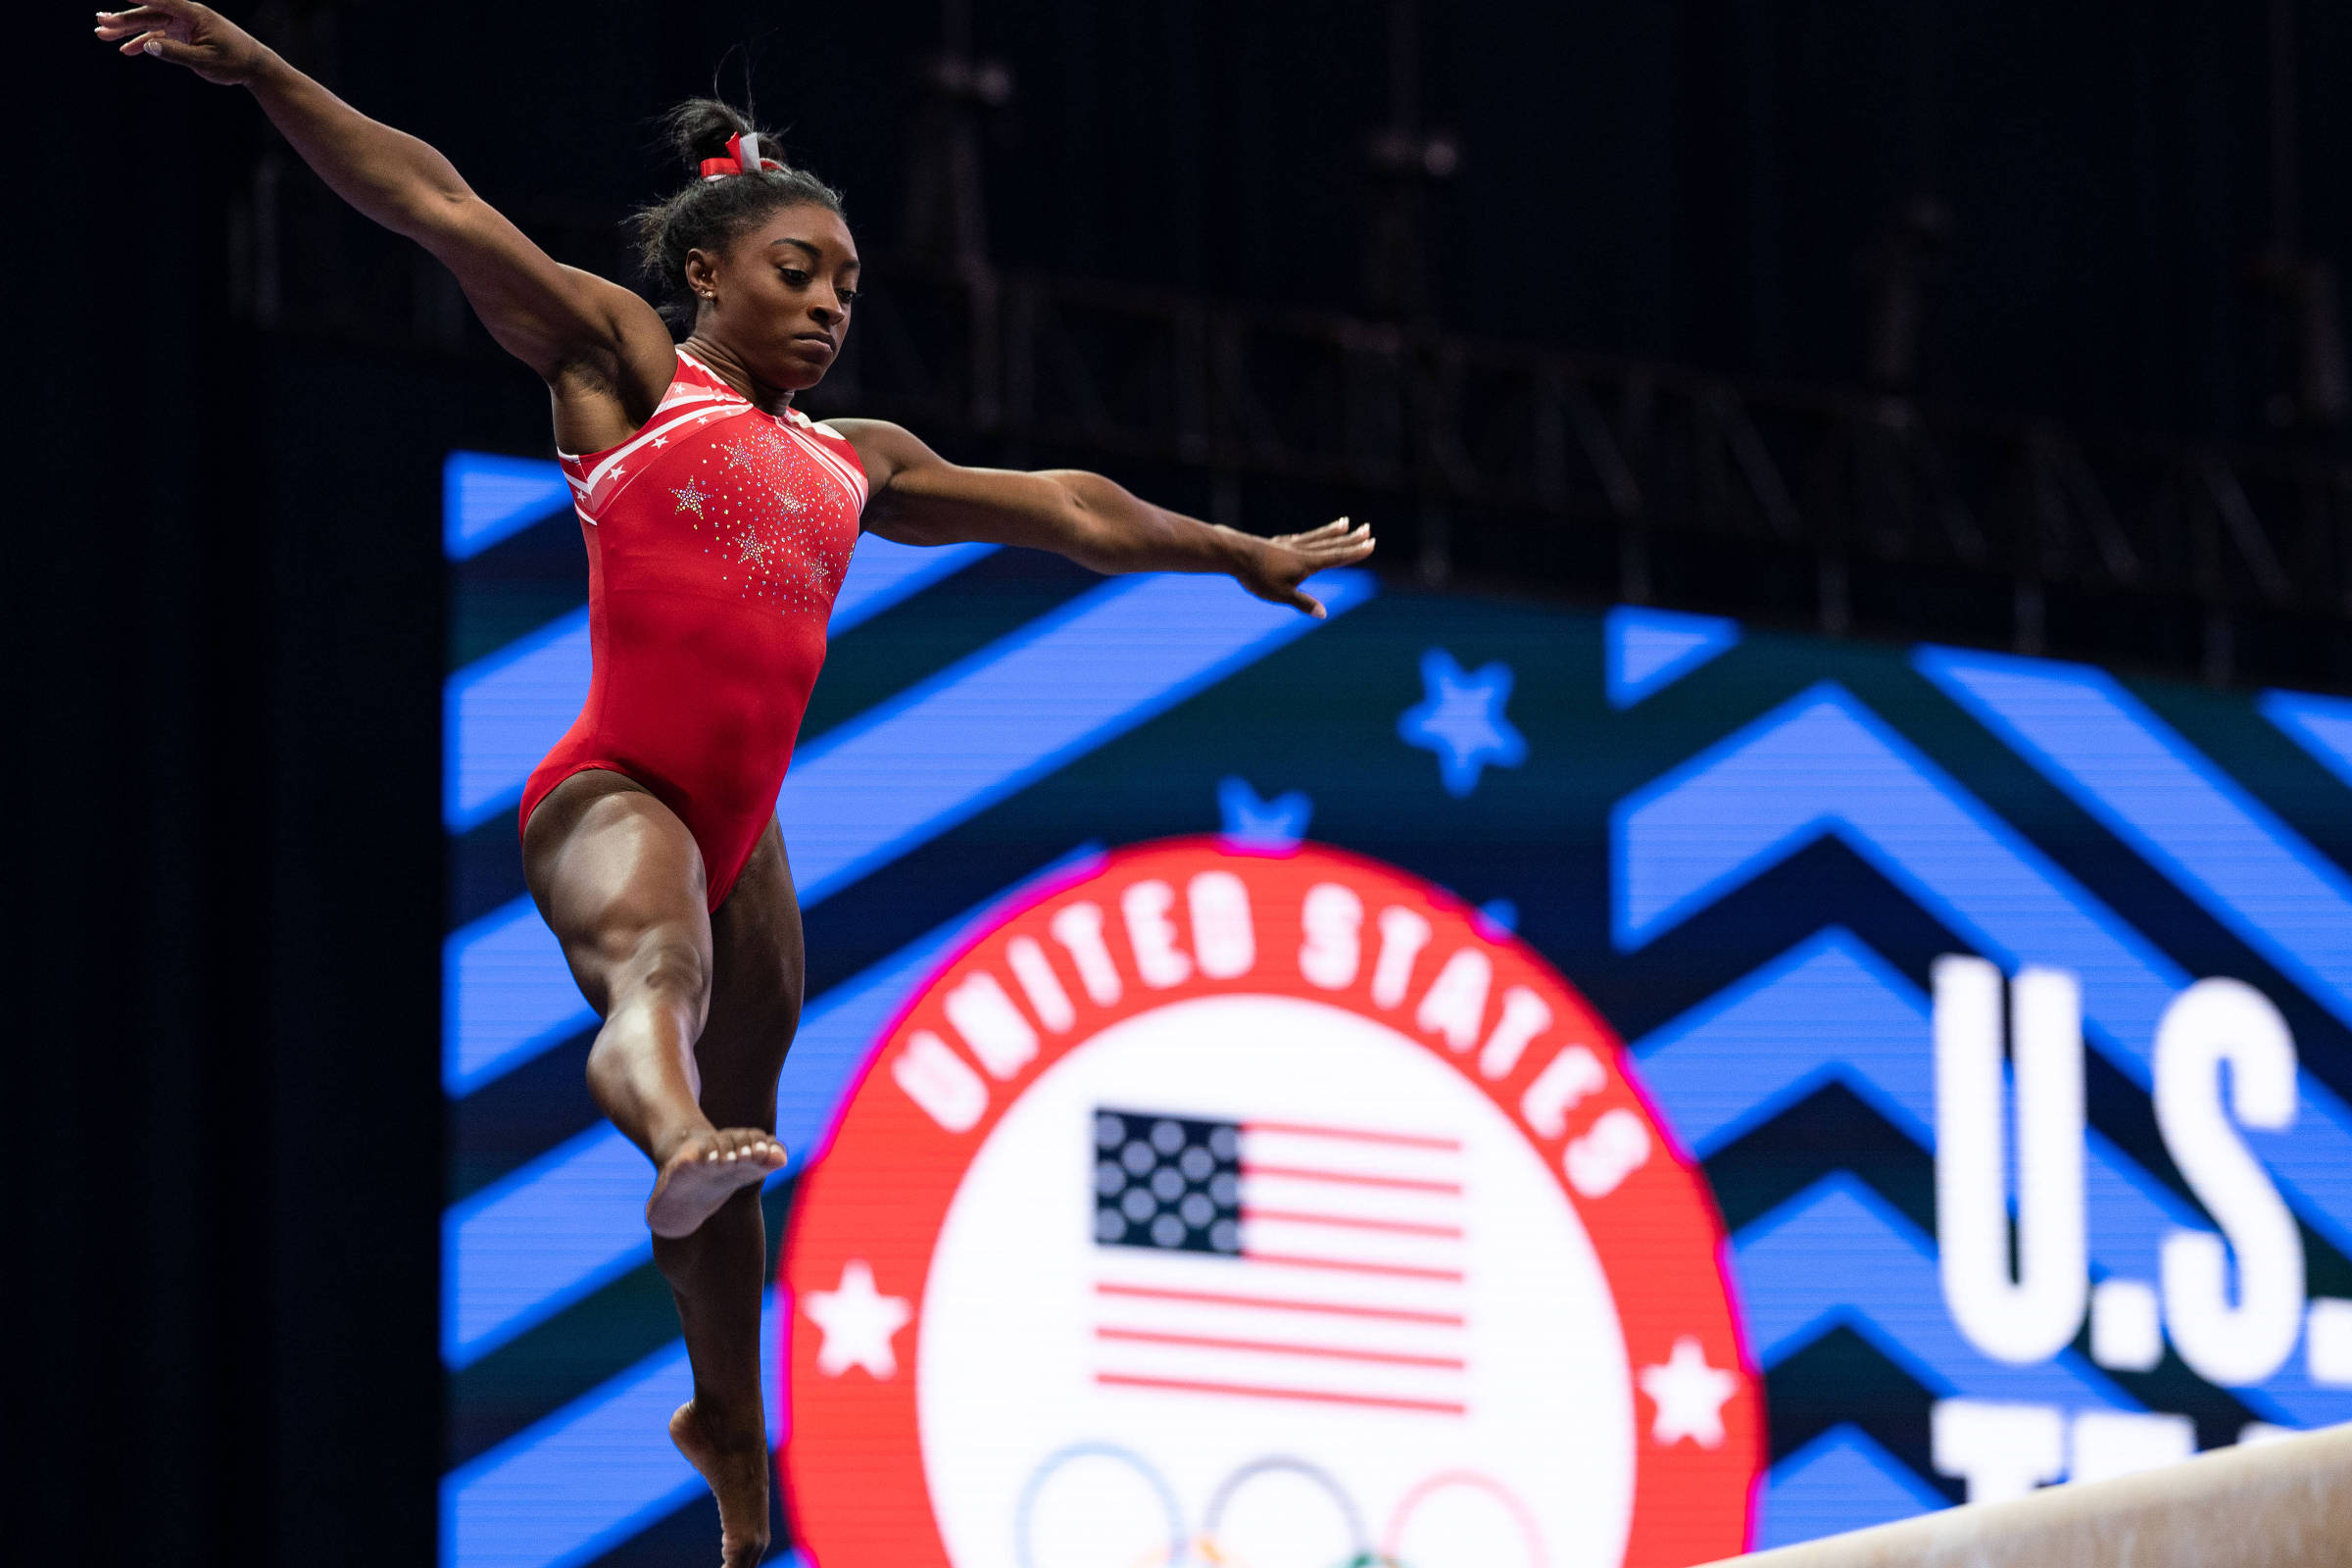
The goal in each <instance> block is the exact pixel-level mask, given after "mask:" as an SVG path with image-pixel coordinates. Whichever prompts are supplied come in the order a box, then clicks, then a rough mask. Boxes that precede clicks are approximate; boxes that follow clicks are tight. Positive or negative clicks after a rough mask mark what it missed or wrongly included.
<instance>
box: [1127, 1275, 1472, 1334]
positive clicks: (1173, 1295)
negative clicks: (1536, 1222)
mask: <svg viewBox="0 0 2352 1568" xmlns="http://www.w3.org/2000/svg"><path fill="white" fill-rule="evenodd" d="M1095 1293H1096V1294H1097V1295H1099V1296H1127V1297H1134V1298H1137V1299H1143V1300H1152V1301H1198V1302H1200V1303H1201V1304H1202V1305H1204V1306H1254V1307H1263V1308H1265V1309H1266V1310H1268V1311H1272V1312H1329V1313H1331V1314H1333V1315H1334V1316H1337V1317H1370V1318H1381V1319H1384V1320H1386V1321H1389V1322H1392V1323H1435V1324H1440V1325H1443V1326H1445V1327H1447V1328H1460V1327H1462V1326H1463V1325H1464V1323H1466V1322H1467V1321H1468V1320H1467V1319H1465V1318H1464V1317H1463V1316H1462V1314H1461V1313H1459V1312H1422V1311H1415V1310H1413V1309H1411V1308H1409V1307H1398V1306H1358V1305H1355V1304H1353V1303H1349V1302H1344V1301H1301V1300H1297V1299H1283V1298H1277V1297H1267V1296H1236V1295H1232V1294H1229V1293H1227V1292H1222V1291H1180V1290H1169V1289H1165V1288H1163V1287H1159V1286H1150V1285H1121V1284H1117V1283H1114V1282H1110V1281H1104V1282H1102V1283H1100V1284H1098V1285H1096V1287H1095Z"/></svg>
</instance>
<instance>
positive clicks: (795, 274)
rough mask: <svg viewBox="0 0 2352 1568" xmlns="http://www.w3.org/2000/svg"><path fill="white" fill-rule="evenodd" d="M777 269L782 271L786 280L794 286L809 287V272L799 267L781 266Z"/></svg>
mask: <svg viewBox="0 0 2352 1568" xmlns="http://www.w3.org/2000/svg"><path fill="white" fill-rule="evenodd" d="M776 270H778V271H780V272H782V273H783V274H784V281H785V282H787V283H789V284H791V285H792V286H793V287H794V288H807V287H808V286H809V274H808V273H807V272H804V271H802V270H800V269H799V268H797V267H780V268H778V269H776Z"/></svg>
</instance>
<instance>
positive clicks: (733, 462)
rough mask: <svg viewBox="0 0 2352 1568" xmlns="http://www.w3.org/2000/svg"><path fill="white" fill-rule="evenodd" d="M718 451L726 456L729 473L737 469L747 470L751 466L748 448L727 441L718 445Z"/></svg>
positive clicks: (750, 455)
mask: <svg viewBox="0 0 2352 1568" xmlns="http://www.w3.org/2000/svg"><path fill="white" fill-rule="evenodd" d="M718 450H719V451H721V452H724V453H725V454H726V455H727V471H728V472H730V473H732V472H734V471H735V470H736V469H737V468H748V467H750V466H752V454H751V449H750V448H748V447H740V446H737V445H736V444H735V443H734V442H732V441H727V442H722V443H720V445H719V449H718Z"/></svg>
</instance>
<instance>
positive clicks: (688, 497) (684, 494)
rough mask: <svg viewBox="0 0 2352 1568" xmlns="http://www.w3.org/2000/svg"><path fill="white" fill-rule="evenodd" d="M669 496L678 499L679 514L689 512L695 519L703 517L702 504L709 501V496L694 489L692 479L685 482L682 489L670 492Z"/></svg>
mask: <svg viewBox="0 0 2352 1568" xmlns="http://www.w3.org/2000/svg"><path fill="white" fill-rule="evenodd" d="M670 494H671V495H673V496H676V497H677V498H678V510H679V511H680V512H691V513H693V514H694V515H696V516H697V517H701V516H702V515H703V503H704V502H706V501H708V500H710V499H711V498H710V497H709V496H706V495H704V494H703V493H702V491H700V490H698V489H696V488H695V485H694V481H693V480H692V479H689V480H687V481H686V485H685V488H684V489H681V490H672V491H671V492H670ZM706 520H708V519H706Z"/></svg>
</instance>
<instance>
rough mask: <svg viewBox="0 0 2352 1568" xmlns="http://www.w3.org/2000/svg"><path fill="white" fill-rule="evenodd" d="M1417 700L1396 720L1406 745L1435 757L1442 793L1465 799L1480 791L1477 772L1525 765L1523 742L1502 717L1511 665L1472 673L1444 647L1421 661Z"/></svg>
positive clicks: (1525, 742) (1509, 692) (1524, 740)
mask: <svg viewBox="0 0 2352 1568" xmlns="http://www.w3.org/2000/svg"><path fill="white" fill-rule="evenodd" d="M1421 690H1422V698H1421V701H1420V702H1419V703H1418V704H1416V705H1415V706H1413V707H1411V708H1408V709H1406V710H1405V711H1404V713H1403V716H1402V717H1400V718H1398V719H1397V734H1398V735H1400V736H1402V737H1403V738H1404V743H1405V744H1406V745H1407V746H1418V747H1420V748H1421V749H1422V750H1423V751H1427V752H1435V753H1437V756H1438V776H1439V777H1440V778H1441V779H1442V780H1444V782H1445V785H1446V794H1448V795H1453V796H1465V795H1468V794H1469V793H1470V792H1471V791H1472V790H1474V789H1476V788H1478V775H1479V771H1480V769H1482V768H1484V767H1485V766H1486V765H1487V764H1488V763H1490V762H1492V763H1494V764H1495V765H1496V766H1497V767H1517V766H1518V765H1519V764H1520V763H1521V762H1524V761H1526V760H1527V741H1526V739H1525V738H1524V737H1523V736H1521V735H1520V733H1519V732H1518V731H1517V730H1515V729H1513V728H1512V727H1511V721H1510V720H1509V719H1507V718H1505V717H1504V716H1503V713H1502V707H1503V704H1505V703H1507V702H1509V701H1510V700H1511V666H1510V665H1508V664H1504V663H1494V664H1489V665H1487V666H1486V667H1485V668H1483V669H1480V670H1478V671H1477V672H1476V673H1475V674H1474V673H1472V672H1471V671H1469V670H1466V669H1464V668H1462V666H1461V662H1459V661H1458V660H1456V659H1455V658H1454V657H1453V656H1452V655H1451V654H1449V653H1447V652H1446V650H1445V649H1443V648H1432V649H1431V650H1430V651H1429V652H1428V653H1426V654H1423V655H1422V656H1421Z"/></svg>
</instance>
